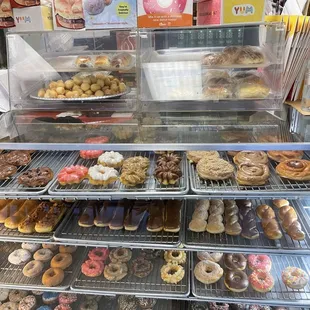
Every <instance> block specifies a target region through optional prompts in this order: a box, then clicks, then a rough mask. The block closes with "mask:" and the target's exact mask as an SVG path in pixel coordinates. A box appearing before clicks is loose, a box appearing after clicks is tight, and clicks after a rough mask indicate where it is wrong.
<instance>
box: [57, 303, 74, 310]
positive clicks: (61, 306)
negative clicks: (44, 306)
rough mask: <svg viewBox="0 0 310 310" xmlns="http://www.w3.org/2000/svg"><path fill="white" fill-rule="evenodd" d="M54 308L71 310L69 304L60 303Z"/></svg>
mask: <svg viewBox="0 0 310 310" xmlns="http://www.w3.org/2000/svg"><path fill="white" fill-rule="evenodd" d="M54 310H72V308H71V306H70V305H67V304H60V305H58V306H56V307H55V308H54Z"/></svg>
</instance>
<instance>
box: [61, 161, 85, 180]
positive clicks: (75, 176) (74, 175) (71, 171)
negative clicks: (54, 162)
mask: <svg viewBox="0 0 310 310" xmlns="http://www.w3.org/2000/svg"><path fill="white" fill-rule="evenodd" d="M87 173H88V168H86V167H84V166H78V165H77V166H70V167H65V168H63V169H61V170H60V172H59V173H58V176H57V179H58V182H59V183H60V184H61V185H66V184H79V183H81V182H82V181H83V179H85V178H86V176H87Z"/></svg>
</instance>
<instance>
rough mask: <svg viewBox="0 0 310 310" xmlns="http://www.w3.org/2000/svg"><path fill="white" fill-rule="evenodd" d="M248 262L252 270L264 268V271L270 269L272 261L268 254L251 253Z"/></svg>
mask: <svg viewBox="0 0 310 310" xmlns="http://www.w3.org/2000/svg"><path fill="white" fill-rule="evenodd" d="M248 263H249V268H250V269H252V270H257V269H259V270H262V271H268V272H269V271H270V270H271V266H272V262H271V259H270V257H269V256H267V255H262V254H260V255H254V254H250V255H248Z"/></svg>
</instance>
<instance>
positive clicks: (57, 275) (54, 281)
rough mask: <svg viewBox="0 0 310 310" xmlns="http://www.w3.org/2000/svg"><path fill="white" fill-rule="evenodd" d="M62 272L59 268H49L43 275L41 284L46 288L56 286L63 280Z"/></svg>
mask: <svg viewBox="0 0 310 310" xmlns="http://www.w3.org/2000/svg"><path fill="white" fill-rule="evenodd" d="M64 277H65V274H64V271H63V270H62V269H60V268H50V269H48V270H46V271H45V272H44V273H43V276H42V284H43V285H45V286H48V287H52V286H57V285H59V284H60V283H61V282H62V281H63V280H64Z"/></svg>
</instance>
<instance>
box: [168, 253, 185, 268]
mask: <svg viewBox="0 0 310 310" xmlns="http://www.w3.org/2000/svg"><path fill="white" fill-rule="evenodd" d="M164 259H165V261H166V262H167V263H173V264H178V265H182V264H185V263H186V252H185V251H178V250H172V251H165V253H164Z"/></svg>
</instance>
